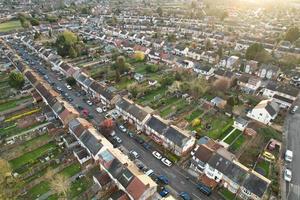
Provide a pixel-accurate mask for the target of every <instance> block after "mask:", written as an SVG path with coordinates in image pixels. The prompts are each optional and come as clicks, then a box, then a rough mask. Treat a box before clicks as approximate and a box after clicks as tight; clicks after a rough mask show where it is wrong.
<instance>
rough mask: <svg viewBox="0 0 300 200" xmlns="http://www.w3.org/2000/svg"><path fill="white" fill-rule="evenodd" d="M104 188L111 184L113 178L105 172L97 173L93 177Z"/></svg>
mask: <svg viewBox="0 0 300 200" xmlns="http://www.w3.org/2000/svg"><path fill="white" fill-rule="evenodd" d="M93 176H94V177H95V178H96V179H97V181H98V182H99V183H100V185H101V186H102V187H103V186H105V185H107V184H108V183H110V182H111V178H110V176H109V175H108V173H106V172H105V171H96V172H95V173H94V175H93Z"/></svg>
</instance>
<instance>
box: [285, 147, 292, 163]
mask: <svg viewBox="0 0 300 200" xmlns="http://www.w3.org/2000/svg"><path fill="white" fill-rule="evenodd" d="M284 160H285V161H287V162H292V160H293V152H292V151H291V150H286V152H285V156H284Z"/></svg>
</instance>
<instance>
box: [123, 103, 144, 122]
mask: <svg viewBox="0 0 300 200" xmlns="http://www.w3.org/2000/svg"><path fill="white" fill-rule="evenodd" d="M127 112H128V113H130V114H131V115H132V116H134V117H135V118H136V119H138V120H139V121H143V120H144V119H145V118H146V116H147V115H148V113H147V112H146V111H144V110H143V109H142V108H140V107H139V106H137V105H134V104H132V105H131V106H130V107H129V108H128V110H127Z"/></svg>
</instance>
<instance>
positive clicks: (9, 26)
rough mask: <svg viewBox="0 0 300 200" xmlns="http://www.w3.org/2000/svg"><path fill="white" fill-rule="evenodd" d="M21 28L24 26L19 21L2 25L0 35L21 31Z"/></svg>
mask: <svg viewBox="0 0 300 200" xmlns="http://www.w3.org/2000/svg"><path fill="white" fill-rule="evenodd" d="M21 28H22V26H21V23H20V21H19V20H14V21H9V22H4V23H0V33H1V32H8V31H11V30H15V29H21Z"/></svg>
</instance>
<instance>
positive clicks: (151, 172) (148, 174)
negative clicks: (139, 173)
mask: <svg viewBox="0 0 300 200" xmlns="http://www.w3.org/2000/svg"><path fill="white" fill-rule="evenodd" d="M153 172H154V171H153V170H152V169H149V170H148V171H147V172H146V173H145V174H146V175H147V176H151V174H153Z"/></svg>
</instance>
